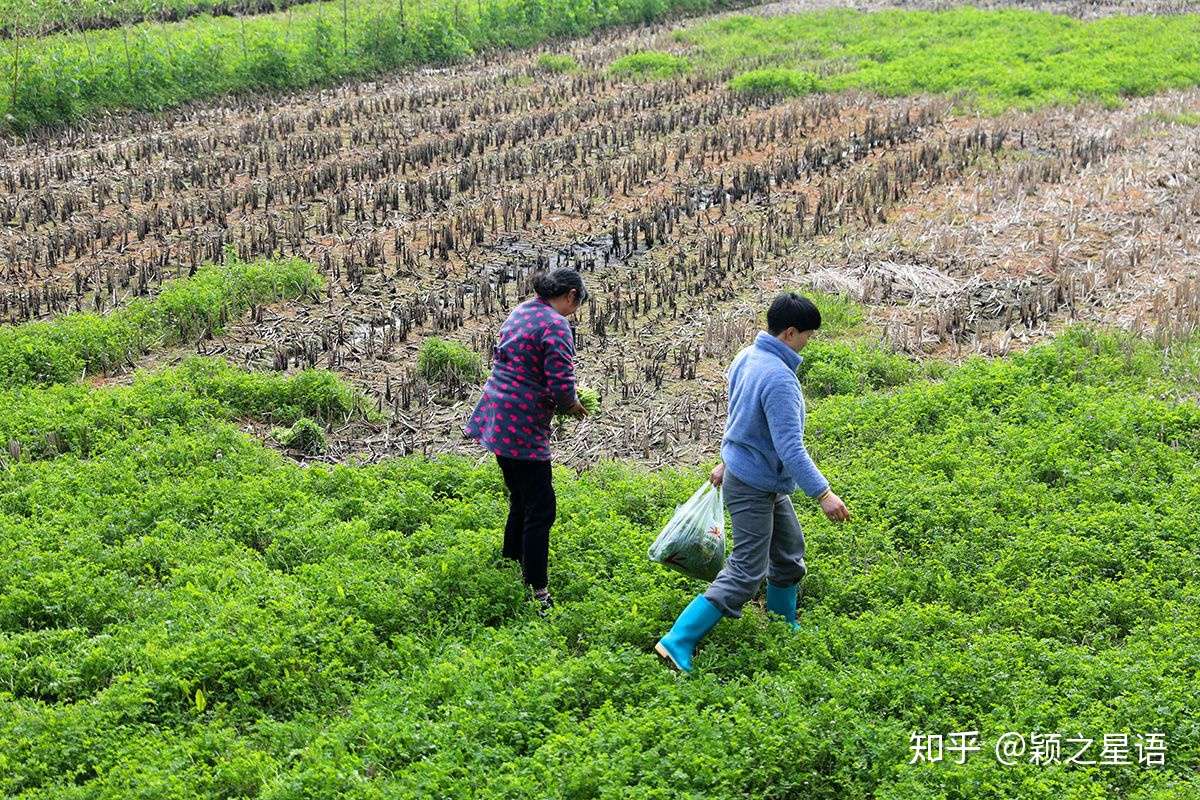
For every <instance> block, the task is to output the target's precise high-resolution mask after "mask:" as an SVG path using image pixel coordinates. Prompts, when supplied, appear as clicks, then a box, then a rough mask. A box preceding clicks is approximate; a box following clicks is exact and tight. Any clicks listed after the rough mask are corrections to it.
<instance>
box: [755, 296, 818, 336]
mask: <svg viewBox="0 0 1200 800" xmlns="http://www.w3.org/2000/svg"><path fill="white" fill-rule="evenodd" d="M820 327H821V312H820V311H818V310H817V307H816V305H815V304H814V303H813V301H812V300H809V299H808V298H807V297H805V296H804V295H802V294H797V293H796V292H783V293H782V294H779V295H776V297H775V299H774V300H772V301H771V308H770V309H768V310H767V332H768V333H770V334H771V335H772V336H778V335H779V334H781V333H783V332H784V331H786V330H787V329H788V328H795V329H796V330H798V331H815V330H816V329H817V328H820Z"/></svg>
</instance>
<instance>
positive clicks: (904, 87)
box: [676, 7, 1200, 112]
mask: <svg viewBox="0 0 1200 800" xmlns="http://www.w3.org/2000/svg"><path fill="white" fill-rule="evenodd" d="M676 38H677V39H679V40H680V41H682V42H685V43H687V44H690V45H693V46H694V47H695V48H696V49H697V57H696V58H695V59H694V60H695V61H697V62H698V63H699V64H701V65H702V66H703V67H704V68H708V69H724V68H732V69H735V70H736V71H737V72H739V73H743V74H739V75H738V76H735V77H734V78H733V79H732V81H731V86H732V88H733V89H735V90H737V91H742V92H746V93H748V94H785V95H786V94H793V95H795V94H808V93H810V92H814V91H829V92H834V91H839V90H842V89H866V90H869V91H874V92H879V93H880V94H882V95H885V96H903V95H912V94H917V93H921V92H932V93H947V94H950V93H955V92H963V93H965V95H966V97H965V98H964V101H965V104H966V105H967V106H968V107H973V108H977V109H979V110H982V111H985V112H996V111H1000V110H1003V109H1005V108H1014V107H1015V108H1026V109H1028V108H1038V107H1041V106H1046V105H1054V104H1063V105H1071V104H1074V103H1076V102H1079V101H1081V100H1087V101H1096V102H1100V103H1102V104H1104V105H1106V106H1116V105H1119V104H1120V103H1121V101H1122V99H1123V98H1126V97H1136V96H1141V95H1148V94H1153V93H1155V92H1158V91H1162V90H1166V89H1181V88H1187V87H1192V86H1196V85H1200V48H1198V47H1197V46H1196V43H1197V42H1198V41H1200V16H1198V15H1195V14H1187V15H1184V14H1180V15H1164V16H1127V15H1114V16H1111V17H1106V18H1103V19H1096V20H1088V21H1081V20H1078V19H1074V18H1071V17H1067V16H1064V15H1057V14H1050V13H1045V12H1031V11H1018V10H992V11H984V10H980V9H976V8H972V7H963V8H956V9H952V10H948V11H878V12H870V13H868V12H858V11H851V10H834V11H824V12H813V13H804V14H794V15H785V16H773V17H769V18H764V17H753V16H742V15H738V16H732V17H726V18H723V19H719V20H715V21H712V22H708V23H704V24H701V25H697V26H695V27H692V28H689V29H685V30H682V31H678V32H677V33H676Z"/></svg>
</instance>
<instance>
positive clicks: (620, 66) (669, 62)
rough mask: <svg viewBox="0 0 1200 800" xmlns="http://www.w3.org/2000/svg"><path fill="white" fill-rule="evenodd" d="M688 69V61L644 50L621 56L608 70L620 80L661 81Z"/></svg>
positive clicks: (669, 54)
mask: <svg viewBox="0 0 1200 800" xmlns="http://www.w3.org/2000/svg"><path fill="white" fill-rule="evenodd" d="M690 68H691V65H690V64H689V63H688V60H687V59H686V58H684V57H682V56H677V55H673V54H671V53H660V52H657V51H654V50H646V51H643V52H641V53H631V54H629V55H627V56H621V57H620V58H618V59H617V60H616V61H614V62H613V63H612V64H611V65H609V68H608V69H609V71H610V72H611V73H612V74H613V75H617V76H619V77H622V78H641V79H650V80H661V79H664V78H674V77H675V76H676V75H682V74H683V73H685V72H687V71H688V70H689V69H690Z"/></svg>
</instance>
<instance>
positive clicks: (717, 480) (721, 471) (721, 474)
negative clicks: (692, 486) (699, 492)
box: [708, 464, 725, 486]
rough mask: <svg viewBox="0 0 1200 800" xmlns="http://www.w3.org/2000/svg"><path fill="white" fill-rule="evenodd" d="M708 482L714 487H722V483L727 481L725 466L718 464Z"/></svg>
mask: <svg viewBox="0 0 1200 800" xmlns="http://www.w3.org/2000/svg"><path fill="white" fill-rule="evenodd" d="M708 480H709V482H711V483H712V485H713V486H720V485H721V481H723V480H725V465H724V464H717V465H716V466H715V467H713V471H712V473H711V474H710V475H709V476H708Z"/></svg>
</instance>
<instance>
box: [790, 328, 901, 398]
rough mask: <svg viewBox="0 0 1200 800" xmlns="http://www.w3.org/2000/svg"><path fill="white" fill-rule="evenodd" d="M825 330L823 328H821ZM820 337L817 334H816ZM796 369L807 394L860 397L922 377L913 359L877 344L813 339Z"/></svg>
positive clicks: (814, 395)
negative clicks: (853, 395) (855, 395)
mask: <svg viewBox="0 0 1200 800" xmlns="http://www.w3.org/2000/svg"><path fill="white" fill-rule="evenodd" d="M822 327H824V326H822ZM818 335H819V334H818ZM802 355H803V356H804V361H803V362H802V363H801V364H800V367H799V369H797V370H796V372H797V374H798V375H799V376H800V380H801V382H802V383H803V384H804V392H805V394H806V395H811V396H813V397H826V396H828V395H832V394H861V393H862V392H866V391H870V390H873V389H885V388H888V387H892V386H899V385H901V384H904V383H908V382H909V381H910V380H912V379H914V378H916V377H917V376H919V375H921V372H922V370H921V365H920V363H919V362H917V361H916V360H915V359H912V358H909V357H907V356H904V355H901V354H899V353H894V352H892V351H891V350H890V349H889V348H887V347H885V346H884V345H882V344H880V343H878V342H871V341H854V342H827V341H824V340H819V339H814V340H812V341H810V342H809V343H808V345H807V346H806V347H805V348H804V352H803V353H802Z"/></svg>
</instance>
